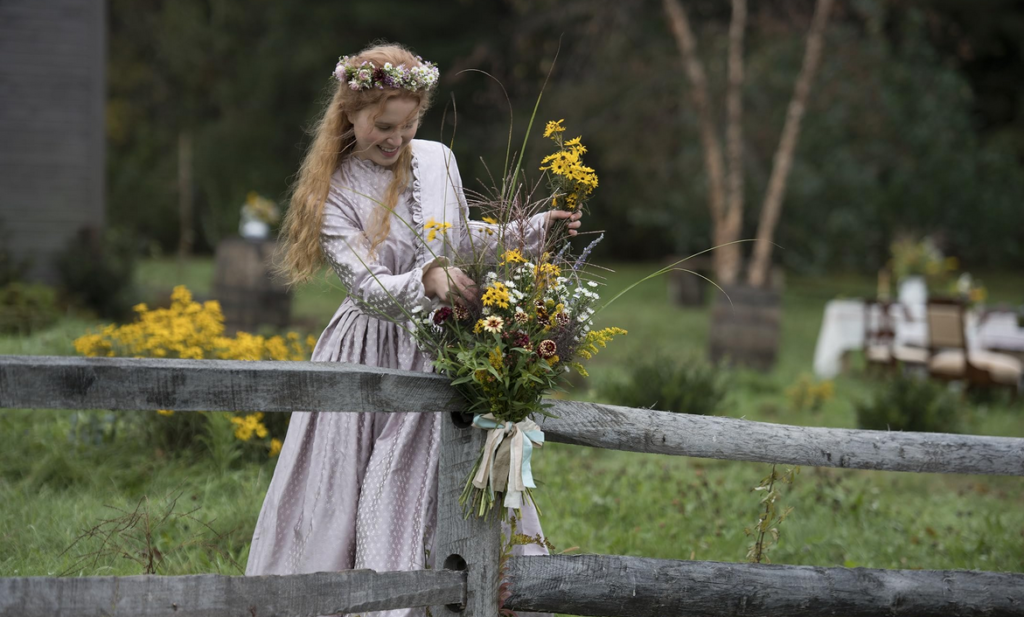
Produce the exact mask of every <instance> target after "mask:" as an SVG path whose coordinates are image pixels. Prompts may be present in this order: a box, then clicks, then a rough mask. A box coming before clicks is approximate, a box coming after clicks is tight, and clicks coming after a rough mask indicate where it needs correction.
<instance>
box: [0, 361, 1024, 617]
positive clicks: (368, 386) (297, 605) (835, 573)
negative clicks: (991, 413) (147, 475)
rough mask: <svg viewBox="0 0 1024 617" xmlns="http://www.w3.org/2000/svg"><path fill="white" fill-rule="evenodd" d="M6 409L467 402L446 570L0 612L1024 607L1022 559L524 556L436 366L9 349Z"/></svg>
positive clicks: (784, 434)
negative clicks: (988, 565)
mask: <svg viewBox="0 0 1024 617" xmlns="http://www.w3.org/2000/svg"><path fill="white" fill-rule="evenodd" d="M0 408H21V409H25V408H28V409H33V408H55V409H114V410H153V409H175V410H179V411H198V410H211V411H218V410H220V411H264V412H273V411H291V410H293V409H310V410H319V411H349V412H359V411H373V412H384V413H396V412H453V413H452V414H451V418H452V420H451V421H445V422H443V423H442V435H441V440H442V448H441V451H442V455H441V461H440V465H441V472H440V474H439V481H438V525H437V540H436V547H435V548H436V555H435V558H436V561H437V567H438V569H437V570H433V571H421V572H398V573H375V572H370V571H355V572H344V573H318V574H304V575H294V576H285V577H228V576H217V575H201V576H181V577H90V578H77V579H70V578H68V579H62V578H46V577H31V578H7V579H4V578H0V617H35V616H37V615H38V616H42V615H47V616H64V615H66V616H68V617H71V616H74V617H83V616H91V615H96V616H100V615H103V616H116V615H132V616H133V617H150V616H156V615H161V616H164V615H173V616H174V617H211V616H212V615H240V616H243V615H244V616H247V617H251V616H259V617H266V616H268V615H277V616H279V617H300V616H309V615H323V614H330V613H336V612H348V613H354V612H360V611H370V610H385V609H390V608H405V607H418V606H430V607H432V614H433V615H435V617H441V616H442V615H455V614H459V613H461V614H463V615H464V616H465V617H483V616H485V615H486V616H488V617H490V616H491V615H496V614H497V612H498V584H499V577H500V576H502V575H504V577H505V579H506V580H508V581H509V582H510V585H511V587H510V589H511V591H512V595H511V597H509V598H508V599H507V601H506V602H505V606H506V607H507V608H511V609H514V610H528V611H560V612H567V613H572V614H577V615H609V616H618V615H621V616H624V617H642V616H651V617H653V616H658V617H661V616H663V615H682V616H690V615H694V616H696V615H706V616H711V617H717V616H723V617H724V616H726V615H766V614H787V615H794V616H797V617H824V616H825V615H834V614H842V615H846V616H847V617H860V616H865V617H866V616H868V615H879V614H893V615H901V616H909V617H913V616H917V615H922V616H923V615H935V614H955V615H979V616H980V615H985V616H988V617H993V616H1003V615H1007V616H1009V615H1014V616H1018V617H1024V574H1015V573H994V572H965V571H904V570H867V569H862V568H855V569H847V568H815V567H807V566H768V565H756V564H732V563H714V562H699V561H666V560H656V559H644V558H637V557H622V556H607V555H582V556H573V557H568V556H548V557H519V558H512V559H511V560H510V561H509V563H508V567H507V571H506V572H505V573H500V572H499V571H498V552H499V546H498V545H499V539H498V531H497V526H496V525H495V524H493V521H481V520H477V519H470V520H466V519H464V518H463V517H462V516H461V515H460V511H459V508H458V506H457V497H458V494H459V493H460V492H461V488H462V486H461V482H463V481H464V480H465V477H466V475H467V474H468V471H469V467H470V466H471V465H472V463H473V461H474V460H475V458H476V456H477V454H478V453H479V451H480V447H481V445H482V441H483V437H484V432H483V431H479V430H474V429H469V428H465V425H464V424H458V423H457V422H456V420H460V414H458V413H456V412H459V411H460V410H461V408H462V402H461V401H460V399H459V397H458V395H457V394H456V393H455V392H454V391H453V390H452V389H451V387H450V386H449V385H448V383H447V380H446V379H443V378H440V377H437V376H435V375H428V374H423V373H409V372H403V371H393V370H386V369H370V368H367V367H364V366H356V365H345V364H336V363H310V362H286V363H279V362H238V361H212V360H146V359H119V358H102V359H95V358H73V357H39V356H0ZM552 411H553V412H554V413H555V414H556V415H557V416H558V417H557V418H547V419H544V420H543V421H542V422H541V424H542V427H543V429H544V431H545V433H546V435H547V439H548V441H554V442H562V443H572V444H581V445H587V446H593V447H599V448H610V449H617V450H626V451H634V452H649V453H660V454H672V455H682V456H697V457H705V458H718V459H731V460H742V461H757V462H767V463H790V464H798V465H812V466H825V467H848V468H859V469H879V470H890V471H911V472H935V473H980V474H1003V475H1017V476H1020V475H1024V439H1015V438H1004V437H978V436H970V435H947V434H925V433H893V432H885V431H857V430H846V429H826V428H808V427H798V426H786V425H777V424H767V423H760V422H750V421H746V420H737V419H732V418H716V417H705V416H691V415H686V414H671V413H664V412H658V411H652V410H646V409H630V408H623V407H615V406H610V405H597V404H588V403H576V402H570V401H553V404H552Z"/></svg>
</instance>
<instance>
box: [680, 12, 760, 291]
mask: <svg viewBox="0 0 1024 617" xmlns="http://www.w3.org/2000/svg"><path fill="white" fill-rule="evenodd" d="M663 4H664V7H665V15H666V16H667V17H668V22H669V26H670V28H671V29H672V35H673V37H674V38H675V40H676V45H677V46H678V47H679V54H680V56H682V59H683V66H684V68H685V70H686V75H687V77H688V78H689V80H690V95H691V97H692V98H693V105H694V107H695V108H696V109H697V117H698V121H699V125H700V141H701V146H702V147H703V149H704V165H705V167H706V168H707V172H708V205H709V207H710V209H711V221H712V223H711V224H712V226H713V234H712V235H713V237H714V243H715V245H723V244H727V243H729V242H735V241H736V240H738V239H739V234H738V231H737V233H736V235H735V236H730V235H728V232H729V231H730V230H727V229H726V227H725V225H724V221H725V217H726V207H727V206H726V198H725V162H724V159H723V155H722V144H721V142H720V140H719V138H718V133H717V131H716V130H715V119H714V117H713V116H712V114H711V103H710V97H709V96H708V83H707V78H706V77H705V75H704V67H703V65H702V64H701V62H700V59H699V58H697V43H696V40H695V39H694V37H693V31H692V30H691V29H690V20H689V19H688V18H687V16H686V11H685V10H684V9H683V6H682V5H681V4H680V3H679V0H663ZM714 260H715V278H716V279H717V280H718V281H719V282H720V283H731V282H734V281H735V280H736V277H737V276H738V275H739V270H740V262H741V256H740V252H739V247H738V246H737V245H735V244H732V245H729V246H724V247H722V248H720V249H717V250H716V251H715V253H714Z"/></svg>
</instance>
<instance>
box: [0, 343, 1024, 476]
mask: <svg viewBox="0 0 1024 617" xmlns="http://www.w3.org/2000/svg"><path fill="white" fill-rule="evenodd" d="M461 406H462V403H461V401H460V400H459V397H458V395H457V394H456V393H455V392H454V391H453V390H452V389H451V387H450V386H449V385H448V381H447V380H446V379H444V378H442V377H438V376H437V375H429V374H426V373H411V372H407V371H396V370H389V369H371V368H367V367H364V366H360V365H350V364H341V363H319V362H242V361H235V360H146V359H123V358H76V357H46V356H0V408H2V407H14V408H48V409H120V410H152V409H175V410H178V411H200V410H210V411H217V410H223V411H267V412H271V411H291V410H293V409H315V410H328V411H334V410H337V411H351V412H360V411H377V412H385V413H387V412H392V413H393V412H409V411H418V412H426V411H453V412H454V411H459V410H460V409H461ZM551 411H552V412H553V413H554V414H555V415H557V416H558V417H557V418H546V419H543V420H541V422H540V423H541V427H542V428H543V429H544V432H545V435H546V436H547V439H548V440H549V441H552V442H560V443H571V444H579V445H586V446H592V447H598V448H608V449H613V450H627V451H631V452H646V453H656V454H673V455H679V456H693V457H700V458H716V459H728V460H738V461H752V462H764V463H783V464H792V465H808V466H816V467H846V468H851V469H877V470H887V471H910V472H929V473H973V474H994V475H1014V476H1024V439H1019V438H1012V437H983V436H976V435H951V434H945V433H902V432H890V431H862V430H851V429H836V428H817V427H804V426H790V425H785V424H769V423H765V422H752V421H749V420H740V419H736V418H722V417H708V416H695V415H689V414H675V413H666V412H662V411H654V410H650V409H631V408H628V407H616V406H614V405H598V404H595V403H578V402H573V401H552V409H551ZM467 473H468V472H467Z"/></svg>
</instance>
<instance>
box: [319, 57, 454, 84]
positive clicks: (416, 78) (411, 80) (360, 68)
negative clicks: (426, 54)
mask: <svg viewBox="0 0 1024 617" xmlns="http://www.w3.org/2000/svg"><path fill="white" fill-rule="evenodd" d="M416 59H417V60H419V61H420V63H421V64H419V65H418V66H414V67H411V68H406V66H405V65H404V64H399V65H398V66H394V65H393V64H391V63H390V62H385V63H384V66H383V67H380V68H378V67H377V66H376V65H375V64H374V63H372V62H370V61H369V60H363V61H362V62H361V63H359V64H358V65H356V64H353V60H352V58H351V57H350V56H342V57H341V58H339V59H338V64H337V65H336V66H335V67H334V78H335V79H337V80H338V81H340V82H342V83H345V84H347V85H348V87H349V88H351V89H352V90H355V91H360V90H368V89H370V88H377V89H378V90H383V89H384V88H405V89H406V90H409V91H411V92H416V91H419V90H429V89H431V88H433V87H434V86H435V85H436V84H437V79H438V76H439V75H440V72H439V71H438V70H437V65H435V64H434V63H432V62H427V61H425V60H423V58H420V57H419V56H417V57H416Z"/></svg>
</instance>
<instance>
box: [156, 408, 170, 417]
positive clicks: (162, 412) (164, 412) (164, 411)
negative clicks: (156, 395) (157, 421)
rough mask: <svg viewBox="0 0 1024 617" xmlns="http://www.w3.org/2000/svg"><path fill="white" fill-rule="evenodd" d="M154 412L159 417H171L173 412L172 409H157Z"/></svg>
mask: <svg viewBox="0 0 1024 617" xmlns="http://www.w3.org/2000/svg"><path fill="white" fill-rule="evenodd" d="M156 412H157V413H158V414H160V415H161V416H173V415H174V410H173V409H157V410H156Z"/></svg>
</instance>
